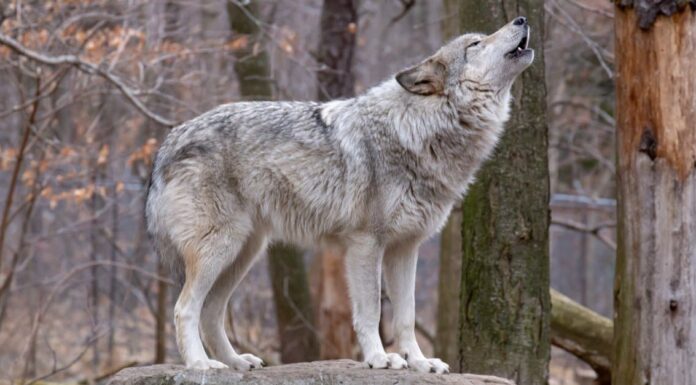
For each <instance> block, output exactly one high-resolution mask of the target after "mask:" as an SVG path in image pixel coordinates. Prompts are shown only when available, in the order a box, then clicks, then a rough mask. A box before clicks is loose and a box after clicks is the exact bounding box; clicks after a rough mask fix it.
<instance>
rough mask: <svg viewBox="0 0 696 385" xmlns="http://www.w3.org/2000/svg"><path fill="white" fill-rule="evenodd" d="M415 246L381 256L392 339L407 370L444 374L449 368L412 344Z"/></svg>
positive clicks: (413, 333)
mask: <svg viewBox="0 0 696 385" xmlns="http://www.w3.org/2000/svg"><path fill="white" fill-rule="evenodd" d="M417 261H418V244H417V243H416V244H410V245H402V246H401V247H395V248H393V249H389V250H387V252H386V253H385V255H384V278H385V281H386V284H387V294H388V295H389V299H390V300H391V302H392V305H393V306H394V322H393V328H394V337H395V339H396V344H397V346H398V348H399V352H401V353H402V354H403V355H404V358H406V361H407V362H408V365H409V367H411V368H412V369H414V370H416V371H419V372H424V373H428V372H431V373H448V372H449V365H447V364H446V363H444V362H443V361H442V360H440V359H438V358H430V359H428V358H425V356H424V355H423V353H422V352H421V349H420V347H419V346H418V341H416V298H415V291H416V262H417Z"/></svg>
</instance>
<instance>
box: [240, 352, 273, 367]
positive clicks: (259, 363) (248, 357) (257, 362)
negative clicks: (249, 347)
mask: <svg viewBox="0 0 696 385" xmlns="http://www.w3.org/2000/svg"><path fill="white" fill-rule="evenodd" d="M239 357H241V358H243V359H244V361H246V362H248V363H249V364H251V369H258V368H261V367H264V366H266V363H265V362H263V360H262V359H260V358H258V357H256V356H255V355H253V354H249V353H245V354H240V355H239Z"/></svg>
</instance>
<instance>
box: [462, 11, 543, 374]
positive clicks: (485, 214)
mask: <svg viewBox="0 0 696 385" xmlns="http://www.w3.org/2000/svg"><path fill="white" fill-rule="evenodd" d="M518 15H524V16H526V17H527V19H528V20H529V24H530V25H531V27H532V30H533V32H532V35H531V46H532V47H533V48H534V49H535V50H536V59H535V61H534V64H533V65H532V66H530V67H529V68H528V69H527V70H526V71H525V72H524V73H522V74H521V75H520V77H519V78H518V79H517V81H516V82H515V86H514V87H513V91H512V93H513V108H512V112H511V119H510V121H509V122H508V124H507V130H506V133H505V134H504V135H503V137H502V139H501V141H500V144H499V145H498V148H497V150H496V152H495V154H494V155H493V157H492V158H491V159H490V160H489V161H488V162H487V163H486V165H484V167H483V168H482V169H481V170H480V171H479V172H478V175H477V182H476V183H475V184H474V185H472V186H471V188H470V190H469V193H468V195H467V196H466V197H465V199H464V201H463V204H462V215H463V220H462V243H463V255H462V258H463V260H462V282H461V296H460V298H461V307H462V314H461V321H460V322H461V335H460V339H459V349H460V352H461V353H460V369H461V370H463V371H472V372H477V373H489V374H495V375H499V376H502V377H507V378H512V379H514V380H515V381H516V382H517V383H520V384H530V385H531V384H545V383H546V381H547V377H548V361H549V354H550V333H549V321H550V319H549V318H550V317H549V315H550V297H549V258H548V256H549V249H548V228H549V208H548V203H549V186H548V183H549V174H548V159H547V151H546V149H547V147H548V146H547V144H548V143H547V126H546V103H545V100H546V88H545V84H544V54H543V45H542V42H541V40H542V37H543V35H544V34H543V28H544V10H543V2H542V1H540V0H516V1H507V0H506V1H503V2H501V1H498V0H486V1H481V2H480V1H474V0H467V1H463V2H462V3H461V12H460V19H461V21H462V26H463V29H466V30H478V31H488V32H493V31H494V30H496V29H498V28H499V27H500V26H502V25H503V24H505V23H507V22H509V21H510V20H511V19H513V18H514V17H516V16H518Z"/></svg>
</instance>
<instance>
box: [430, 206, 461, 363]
mask: <svg viewBox="0 0 696 385" xmlns="http://www.w3.org/2000/svg"><path fill="white" fill-rule="evenodd" d="M461 225H462V210H461V208H460V207H459V206H455V208H454V209H453V210H452V213H451V214H450V217H449V219H448V220H447V224H446V225H445V227H444V228H443V229H442V231H441V232H440V272H439V274H438V278H439V280H438V289H437V332H436V335H435V346H434V348H435V356H436V357H438V358H440V359H442V360H444V361H445V362H447V363H449V364H450V369H451V370H452V371H456V372H459V371H461V368H460V367H459V365H460V362H459V343H458V342H459V332H460V331H461V323H460V316H461V300H460V297H459V295H460V291H461V282H462V227H461Z"/></svg>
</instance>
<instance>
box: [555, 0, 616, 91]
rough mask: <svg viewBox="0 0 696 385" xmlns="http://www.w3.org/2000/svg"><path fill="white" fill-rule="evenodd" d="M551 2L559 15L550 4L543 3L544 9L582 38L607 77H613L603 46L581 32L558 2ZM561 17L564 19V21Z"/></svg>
mask: <svg viewBox="0 0 696 385" xmlns="http://www.w3.org/2000/svg"><path fill="white" fill-rule="evenodd" d="M553 3H554V4H555V5H556V8H557V9H558V12H560V13H561V15H558V14H557V13H556V12H555V11H554V9H553V7H552V6H550V5H548V4H547V5H545V6H544V9H545V10H546V11H547V12H548V13H549V14H550V15H551V16H553V17H555V18H556V19H557V20H558V22H559V23H560V24H561V25H562V26H564V27H566V28H568V29H569V30H571V31H572V32H574V33H576V34H577V35H578V36H580V38H582V40H583V41H584V42H585V43H586V44H587V46H588V47H590V50H592V52H593V53H594V54H595V56H596V57H597V60H599V64H600V65H601V66H602V69H604V72H606V73H607V76H608V77H609V79H614V72H613V71H612V69H611V68H610V67H609V65H608V64H607V63H606V60H605V58H604V56H605V55H604V53H603V51H605V49H604V47H602V46H601V45H599V44H598V43H596V42H595V41H594V40H592V39H591V38H590V37H589V36H587V34H585V32H583V30H582V28H581V27H580V26H579V25H578V24H577V23H576V22H575V20H573V18H572V17H571V16H570V15H568V13H567V12H566V11H565V10H564V9H563V8H562V7H561V6H560V5H558V3H556V2H555V1H553ZM561 19H564V20H565V22H564V21H563V20H561ZM607 56H610V54H607Z"/></svg>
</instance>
